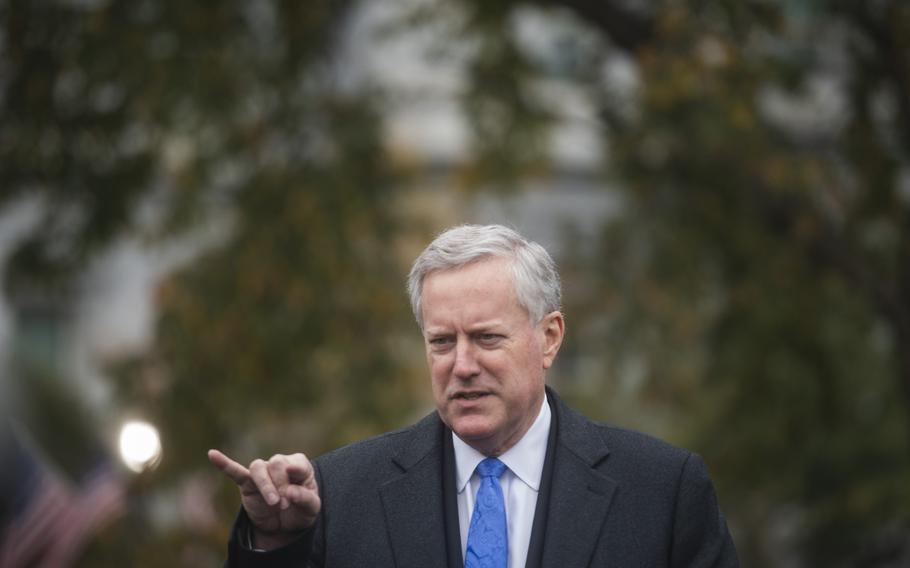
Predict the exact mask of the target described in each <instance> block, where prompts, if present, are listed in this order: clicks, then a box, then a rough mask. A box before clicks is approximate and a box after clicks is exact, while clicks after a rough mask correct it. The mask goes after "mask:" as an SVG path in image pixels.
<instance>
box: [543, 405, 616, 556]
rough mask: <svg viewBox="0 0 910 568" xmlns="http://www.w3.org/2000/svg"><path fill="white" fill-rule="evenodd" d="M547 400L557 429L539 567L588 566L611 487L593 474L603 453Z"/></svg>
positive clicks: (565, 411)
mask: <svg viewBox="0 0 910 568" xmlns="http://www.w3.org/2000/svg"><path fill="white" fill-rule="evenodd" d="M551 394H552V391H551ZM553 396H554V399H555V401H556V405H555V406H556V409H557V420H558V423H557V424H558V426H557V427H558V429H559V430H558V434H557V443H556V456H555V463H554V470H553V480H552V485H551V489H550V505H549V515H548V517H549V518H548V520H547V528H546V536H545V537H544V546H543V560H542V563H541V564H542V565H543V566H588V565H589V564H590V561H591V557H592V554H593V551H594V547H595V546H596V545H597V541H598V539H599V537H600V534H601V531H602V530H603V524H604V522H605V520H606V518H607V513H608V511H609V509H610V504H611V502H612V500H613V494H614V492H615V491H616V487H617V484H616V482H615V481H614V480H612V479H610V478H609V477H606V476H605V475H603V474H601V473H600V472H598V471H597V470H596V469H595V468H596V466H597V465H598V464H600V463H601V462H602V461H603V460H604V459H606V458H607V455H608V454H609V450H608V449H607V447H606V444H605V443H604V441H603V439H602V437H601V436H600V433H599V432H598V431H597V429H596V428H594V427H593V425H592V424H591V423H590V422H589V421H588V420H587V419H585V418H584V417H582V416H581V415H579V414H576V413H575V412H573V411H572V410H570V409H569V408H568V407H567V406H565V405H564V404H563V403H562V401H561V400H559V398H558V397H556V396H555V395H553Z"/></svg>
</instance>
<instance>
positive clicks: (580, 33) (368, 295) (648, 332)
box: [0, 0, 910, 567]
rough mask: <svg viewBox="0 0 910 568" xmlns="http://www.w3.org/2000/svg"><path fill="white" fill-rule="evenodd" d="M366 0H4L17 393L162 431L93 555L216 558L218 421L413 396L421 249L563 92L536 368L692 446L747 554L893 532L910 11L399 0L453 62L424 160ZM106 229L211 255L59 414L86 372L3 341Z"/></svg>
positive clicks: (349, 433) (78, 279) (226, 426)
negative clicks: (566, 210)
mask: <svg viewBox="0 0 910 568" xmlns="http://www.w3.org/2000/svg"><path fill="white" fill-rule="evenodd" d="M373 5H374V6H375V5H376V4H373ZM367 6H368V3H358V2H340V1H337V0H336V1H327V0H325V1H311V2H306V3H298V2H285V1H280V0H259V1H256V2H245V1H244V2H241V1H228V2H219V3H217V4H205V5H203V4H194V3H189V4H188V3H181V2H172V1H169V0H158V1H139V2H116V1H100V0H99V1H91V0H85V1H76V0H71V1H56V2H54V1H50V0H48V1H41V2H27V1H19V0H6V1H3V2H0V16H2V22H3V29H2V32H0V41H2V47H0V86H2V87H0V88H2V91H0V192H2V193H0V207H3V208H4V209H5V210H6V211H14V212H15V211H17V209H16V208H21V207H23V203H26V204H30V205H29V206H32V209H30V210H31V211H33V212H35V211H37V213H33V216H34V217H35V219H36V220H35V221H34V222H33V223H32V224H31V225H30V228H28V229H26V230H23V231H22V232H21V234H20V235H19V237H18V238H17V239H16V240H15V242H14V243H13V244H12V245H9V246H8V247H7V249H8V250H7V249H4V250H5V251H6V252H5V254H6V258H5V262H4V266H3V277H4V281H3V285H4V288H3V292H4V297H5V298H6V301H7V303H8V304H9V305H10V306H11V308H10V309H11V310H12V311H13V313H14V315H15V316H16V318H17V319H16V321H17V327H16V328H15V330H16V332H15V340H13V341H11V342H9V343H10V345H11V346H12V347H10V348H9V350H10V351H11V354H10V356H9V357H8V359H9V361H6V362H5V364H6V365H7V367H9V369H10V370H9V372H8V373H7V375H8V376H11V377H14V378H15V383H16V385H15V388H12V389H10V390H12V391H15V392H17V393H19V396H21V397H23V398H24V399H28V400H30V401H32V405H31V407H30V408H39V409H40V410H39V411H33V412H22V415H23V416H22V418H23V419H24V420H26V421H27V422H28V423H29V424H30V426H31V428H32V429H33V430H34V431H36V432H39V434H40V433H42V432H43V433H44V434H43V435H38V436H37V437H39V438H40V439H42V440H44V441H45V445H46V446H49V447H54V446H57V447H58V452H52V453H62V454H64V455H62V456H58V459H59V460H60V461H63V462H67V461H68V460H69V461H78V460H76V459H75V458H73V457H72V456H70V457H67V455H66V454H67V448H69V453H70V454H72V453H73V452H72V448H78V447H93V446H92V444H91V443H90V442H88V441H85V438H87V437H89V435H87V434H85V433H84V431H85V430H86V427H85V424H92V425H93V427H94V428H96V429H98V430H99V432H102V433H99V434H96V436H98V437H101V438H104V437H105V436H106V435H105V434H103V431H104V429H105V428H108V429H109V428H111V427H112V424H113V422H114V421H115V420H117V419H119V418H120V417H121V416H122V415H125V414H128V413H130V412H133V413H137V414H139V415H142V416H145V417H146V418H149V419H150V420H151V421H152V422H154V423H155V424H157V425H158V427H159V428H160V429H161V433H162V439H163V445H164V448H165V452H164V457H163V460H162V462H161V465H160V467H158V468H157V469H155V470H153V471H148V472H146V473H143V474H141V475H139V476H137V477H135V478H134V479H133V481H132V482H131V486H130V508H129V513H128V514H127V515H126V517H124V518H123V519H121V521H120V522H117V523H115V524H113V525H111V526H110V527H108V529H107V530H106V531H104V532H103V533H101V534H100V535H99V536H98V538H97V539H96V541H95V542H94V543H93V544H92V546H91V547H90V548H89V550H88V551H87V553H86V555H85V558H84V559H83V561H82V564H84V565H86V566H115V565H116V566H119V565H130V566H148V567H154V566H165V565H167V566H173V565H175V564H176V565H185V566H198V565H214V564H217V563H218V562H219V559H220V558H221V555H222V552H223V550H224V541H225V538H226V535H227V533H228V528H229V526H230V523H231V521H232V518H233V514H234V512H235V509H236V505H237V498H236V494H235V491H234V490H233V489H232V487H231V486H230V484H229V483H227V482H225V481H224V480H222V479H221V478H220V477H219V475H218V474H217V472H213V471H210V467H209V466H208V464H207V463H206V461H205V450H206V449H208V448H209V447H219V448H222V449H224V450H225V451H227V452H228V453H230V454H232V455H235V456H236V457H237V458H238V459H240V460H241V461H248V460H251V459H253V458H254V457H257V456H267V455H271V454H272V453H275V452H278V451H289V450H304V451H306V452H307V453H309V454H313V455H316V454H319V453H321V452H322V451H325V450H328V449H330V448H333V447H337V446H338V445H340V444H343V443H346V442H349V441H352V440H356V439H359V438H362V437H364V436H367V435H371V434H375V433H379V432H382V431H384V430H387V429H390V428H394V427H398V426H402V425H405V424H408V423H409V422H411V421H413V420H414V419H416V418H418V417H419V416H421V415H422V414H423V413H425V412H426V411H428V410H429V409H430V408H431V403H430V401H429V397H428V388H427V386H426V378H425V377H426V371H425V370H424V368H423V361H422V353H421V344H420V341H419V337H418V333H417V330H416V326H415V325H414V324H413V322H412V319H411V316H410V313H409V309H408V306H407V302H406V298H405V295H404V292H403V281H404V276H405V274H406V272H407V270H408V264H409V262H410V260H411V259H412V258H413V257H414V256H415V255H416V254H417V253H418V252H419V250H420V249H421V248H422V247H423V246H424V245H425V244H426V242H428V240H429V239H430V238H431V236H432V234H433V233H434V232H436V231H438V230H440V229H442V228H443V227H445V226H447V225H449V224H453V223H457V222H464V221H471V220H474V219H473V218H472V214H471V211H472V209H471V205H470V204H471V203H473V202H474V201H473V200H476V199H477V198H478V196H488V195H505V196H508V197H509V198H514V199H522V195H523V193H524V192H525V191H526V189H527V187H528V184H531V183H534V181H535V180H537V181H539V180H548V179H552V176H554V175H558V174H559V172H560V171H562V169H564V168H565V165H564V164H563V163H562V162H560V160H559V159H558V158H557V157H554V154H553V152H552V151H551V146H550V141H551V140H552V137H553V136H554V131H555V129H556V128H557V127H558V125H559V124H560V121H563V120H564V118H565V115H566V114H567V113H569V114H571V113H572V112H573V104H574V103H573V101H575V100H577V99H578V98H580V99H582V100H584V101H586V104H589V105H590V106H591V107H593V108H594V109H595V111H596V114H595V115H594V117H593V118H591V119H590V123H591V124H589V125H588V126H589V127H590V128H592V129H593V130H594V131H595V132H596V133H597V137H598V140H599V141H600V142H601V143H602V146H596V151H597V152H598V153H599V155H598V159H597V160H596V163H595V165H594V168H593V169H594V172H595V174H596V176H598V179H600V180H601V183H600V186H599V187H600V188H601V189H600V191H603V192H609V193H610V194H611V199H614V200H615V202H616V203H617V204H618V205H617V206H616V208H615V211H614V212H612V213H611V214H604V215H602V218H601V219H598V221H597V225H596V231H595V233H594V235H595V236H594V237H592V236H591V235H589V234H586V233H585V232H584V231H581V230H580V229H579V227H578V226H577V225H574V224H573V223H571V222H569V223H564V226H562V227H561V231H560V243H561V244H560V246H559V253H558V259H557V260H558V262H559V263H560V265H561V270H562V273H563V277H564V281H565V288H566V294H565V296H566V306H565V311H566V314H567V320H568V330H569V335H568V338H567V344H566V345H565V348H564V352H563V355H561V361H560V364H559V367H558V368H557V369H556V370H555V373H554V376H553V377H552V382H553V383H554V384H555V385H556V387H557V388H558V390H560V392H562V393H563V395H564V396H565V397H566V398H567V399H569V400H570V402H572V403H573V404H575V405H576V406H577V407H579V408H580V409H582V410H583V411H584V412H586V413H587V414H588V415H590V416H592V417H595V418H598V419H603V420H608V421H611V422H614V423H620V424H624V425H629V426H632V427H636V428H640V429H644V430H647V431H649V432H652V433H655V434H658V435H661V436H663V437H666V438H668V439H670V440H672V441H674V442H676V443H680V444H684V445H686V446H687V447H690V448H692V449H694V450H697V451H699V452H700V453H701V454H703V455H704V456H705V458H706V460H707V461H708V463H709V466H710V467H711V471H712V474H713V476H714V478H715V480H716V482H717V485H718V489H719V493H720V498H721V503H722V505H723V507H724V509H725V512H726V513H727V514H728V516H729V518H730V522H731V526H732V528H733V530H734V533H735V537H736V541H737V545H738V547H739V550H740V554H741V557H742V560H743V563H744V565H746V566H815V565H826V566H897V565H905V564H906V563H907V562H910V541H908V539H907V536H906V535H907V534H910V484H908V483H907V480H908V479H910V348H908V347H910V234H908V231H910V162H908V158H910V155H908V153H910V45H908V42H910V39H908V38H910V6H908V5H907V4H906V3H904V2H901V1H899V0H875V1H869V2H851V1H847V0H843V1H838V0H829V1H825V0H800V1H792V2H779V1H777V2H776V1H771V0H749V1H743V2H733V1H721V2H704V1H701V0H654V1H651V2H620V1H613V0H597V1H594V0H563V1H550V0H525V1H505V0H504V1H502V2H483V1H481V0H448V1H443V0H435V1H434V0H424V1H420V2H410V3H408V4H407V10H403V11H402V12H401V14H402V16H401V17H400V18H398V19H397V20H396V21H395V22H394V25H391V26H389V28H388V29H387V30H385V37H395V36H396V35H400V34H413V33H415V30H417V31H419V30H425V31H426V33H427V34H429V35H430V36H431V37H432V38H433V42H432V43H433V46H434V53H435V57H436V58H438V59H437V61H438V62H439V64H440V65H442V64H443V63H442V62H446V61H452V60H453V59H454V60H456V61H458V62H459V75H458V77H457V80H456V81H455V83H457V88H456V89H454V91H455V93H456V101H457V103H458V105H459V109H460V111H461V113H462V114H463V117H464V121H465V123H466V125H467V135H466V144H465V147H464V151H463V152H462V153H461V154H460V155H459V157H458V158H457V159H454V160H449V161H448V162H446V163H444V164H440V163H439V161H438V160H432V159H427V158H425V157H423V156H422V155H420V154H419V153H416V154H415V153H414V152H410V153H409V152H406V151H402V149H401V148H400V147H399V146H396V145H395V144H391V143H390V142H389V134H388V120H389V115H390V112H391V111H390V109H394V108H395V105H396V104H398V105H408V104H411V102H413V100H414V98H415V94H414V93H404V92H399V91H397V90H396V89H395V87H394V84H392V86H390V84H389V83H383V82H382V81H375V80H364V79H363V78H362V77H358V76H357V74H356V73H355V72H354V71H353V70H352V69H351V67H352V65H351V61H350V56H349V54H348V55H347V56H346V49H347V47H346V46H348V45H349V44H350V43H351V42H352V41H360V42H366V43H367V46H368V47H367V49H368V50H369V49H370V47H369V42H371V41H377V42H378V41H380V39H376V38H363V37H352V35H353V36H356V33H355V32H356V30H357V29H358V28H357V27H356V26H355V25H354V23H355V22H356V21H357V18H358V16H357V15H358V14H359V13H362V12H363V11H364V10H366V9H367ZM529 19H530V20H536V21H543V22H545V23H547V24H548V25H552V26H556V27H559V29H561V30H563V32H562V33H561V35H560V34H558V37H557V40H556V41H552V42H542V41H538V42H535V41H534V39H535V38H534V37H533V36H534V34H533V33H531V34H530V36H531V37H530V38H529V37H528V36H529V34H528V33H527V32H526V31H523V29H524V28H523V27H522V22H526V21H528V20H529ZM352 30H355V31H354V32H352ZM346 57H347V58H346ZM393 71H394V69H389V70H388V72H389V73H390V74H391V73H392V72H393ZM384 72H385V71H383V70H380V71H379V72H378V74H379V75H380V76H381V75H382V74H383V73H384ZM409 97H410V98H409ZM416 98H417V99H418V101H419V99H420V94H419V93H418V94H417V95H416ZM402 101H404V102H402ZM440 172H442V173H440ZM440 179H442V181H441V182H440V181H439V180H440ZM552 191H559V189H558V188H554V189H552ZM6 218H7V219H9V215H7V217H6ZM487 220H489V219H487ZM494 220H496V221H500V222H507V223H508V222H510V219H508V218H502V219H494ZM518 228H519V229H520V230H523V231H525V232H527V233H529V234H531V235H532V236H534V235H533V229H534V228H533V227H523V226H519V227H518ZM200 234H203V236H202V237H200V236H199V235H200ZM204 235H209V236H204ZM211 235H214V237H213V236H211ZM124 238H129V239H136V240H138V241H139V242H141V243H144V246H150V247H154V246H175V245H174V243H184V244H182V245H179V247H183V248H189V249H193V250H194V251H196V252H194V253H193V254H192V255H189V257H188V259H186V260H184V261H182V262H180V263H178V264H177V265H175V266H174V268H173V269H172V270H170V271H168V273H167V275H166V276H165V277H164V278H162V279H161V280H160V282H158V284H157V285H156V287H155V291H154V295H155V296H154V298H155V306H156V316H155V319H154V333H153V337H152V338H151V340H150V341H149V342H147V343H146V344H144V345H143V347H142V349H138V350H132V351H130V352H128V353H117V354H114V355H108V356H106V357H103V358H102V360H100V361H99V362H98V364H99V365H103V369H104V371H103V377H104V380H105V381H106V384H107V385H108V389H109V390H108V391H107V392H108V395H107V398H105V401H106V406H104V407H103V410H97V407H95V408H96V410H95V412H94V416H87V417H85V418H84V419H78V417H79V416H82V414H89V415H91V414H92V413H91V412H87V413H82V414H80V413H79V412H76V411H75V410H74V408H78V407H80V406H81V405H83V402H80V397H79V396H78V392H77V393H75V394H73V396H72V397H71V398H70V397H61V396H59V393H60V392H69V391H68V390H65V389H64V387H59V388H58V387H54V386H53V385H54V384H55V381H56V382H57V383H59V384H61V385H62V384H66V383H67V376H68V375H69V374H71V373H72V369H68V368H67V367H66V365H60V364H57V365H53V364H49V363H48V359H49V358H50V359H52V358H53V357H50V356H48V355H47V353H45V352H42V351H41V350H40V349H39V350H38V351H35V350H34V349H32V351H29V349H30V348H29V346H30V345H32V346H33V345H35V342H34V341H31V342H29V341H26V340H24V339H23V337H24V336H25V339H28V337H27V336H28V334H29V333H30V330H34V329H37V330H38V332H37V333H39V335H40V334H41V333H42V332H41V330H45V331H47V329H48V328H43V327H41V326H38V327H37V328H35V327H34V326H32V327H30V326H29V325H28V322H34V321H36V320H41V321H43V320H42V318H48V317H50V318H51V319H52V320H54V321H57V320H59V319H61V318H62V319H63V320H66V314H69V313H71V312H72V311H73V310H76V309H78V306H76V307H74V306H75V305H76V304H77V300H78V298H79V297H80V294H83V293H84V291H85V289H86V288H89V289H90V288H91V281H90V280H89V281H86V279H85V271H86V266H90V265H91V263H92V262H94V259H97V258H98V257H99V256H101V255H103V254H104V252H105V251H106V250H109V249H110V248H111V247H112V246H114V245H115V243H117V242H119V241H120V240H122V239H124ZM200 241H204V243H205V244H204V245H198V242H200ZM185 243H190V244H185ZM193 243H197V244H193ZM179 247H178V248H179ZM194 247H195V248H194ZM54 318H56V319H54ZM55 329H56V328H54V327H51V328H50V332H47V333H44V334H43V335H41V337H42V338H43V339H41V341H39V344H41V345H44V344H47V343H50V344H55V343H58V342H59V341H61V340H60V339H59V338H57V339H55V337H56V335H55V334H57V335H59V334H60V333H63V332H59V331H54V330H55ZM63 335H65V333H63ZM42 342H43V343H42ZM48 385H50V386H48ZM55 392H56V393H58V394H57V396H54V393H55ZM84 405H85V406H90V405H89V403H88V402H85V403H84ZM23 408H29V407H28V406H27V405H26V406H24V407H23ZM74 423H78V424H79V425H81V426H67V425H70V424H74ZM61 425H63V426H61ZM64 432H65V433H66V435H64ZM200 499H201V500H202V502H203V506H201V507H197V508H196V509H192V510H191V511H195V513H193V512H187V510H186V509H184V508H181V507H180V505H181V503H185V502H187V501H192V500H200ZM199 511H202V512H199Z"/></svg>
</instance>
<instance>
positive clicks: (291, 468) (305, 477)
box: [287, 454, 316, 489]
mask: <svg viewBox="0 0 910 568" xmlns="http://www.w3.org/2000/svg"><path fill="white" fill-rule="evenodd" d="M287 476H288V483H291V484H294V485H305V486H307V487H309V488H310V489H313V488H315V487H316V475H315V472H314V471H313V464H312V463H310V460H309V459H307V457H306V456H305V455H304V454H294V455H291V456H288V467H287Z"/></svg>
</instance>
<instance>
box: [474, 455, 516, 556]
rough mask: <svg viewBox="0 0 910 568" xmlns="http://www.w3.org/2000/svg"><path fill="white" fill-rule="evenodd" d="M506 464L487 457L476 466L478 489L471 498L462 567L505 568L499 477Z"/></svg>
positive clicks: (505, 534) (506, 551) (506, 543)
mask: <svg viewBox="0 0 910 568" xmlns="http://www.w3.org/2000/svg"><path fill="white" fill-rule="evenodd" d="M505 470H506V464H504V463H502V462H501V461H499V460H498V459H496V458H487V459H485V460H483V461H482V462H480V463H479V464H477V469H476V470H475V471H477V474H478V475H480V476H481V480H480V489H478V490H477V498H476V499H474V514H473V515H471V527H470V528H469V529H468V547H467V551H466V552H465V562H464V566H465V568H506V566H508V562H509V538H508V532H509V531H508V528H507V527H506V504H505V499H503V497H502V487H500V485H499V476H500V475H502V472H504V471H505Z"/></svg>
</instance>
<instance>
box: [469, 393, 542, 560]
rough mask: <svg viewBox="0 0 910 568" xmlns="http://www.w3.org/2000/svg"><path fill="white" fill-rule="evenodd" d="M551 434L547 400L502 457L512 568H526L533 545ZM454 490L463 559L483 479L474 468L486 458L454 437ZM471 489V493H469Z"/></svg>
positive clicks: (502, 482) (501, 478) (500, 480)
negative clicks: (539, 497) (532, 421)
mask: <svg viewBox="0 0 910 568" xmlns="http://www.w3.org/2000/svg"><path fill="white" fill-rule="evenodd" d="M549 434H550V405H549V404H547V399H546V397H544V401H543V405H542V406H541V408H540V412H539V413H538V414H537V419H536V420H535V421H534V423H533V424H532V425H531V427H530V428H529V429H528V431H527V432H525V435H524V436H523V437H522V438H521V439H520V440H519V441H518V443H517V444H515V445H514V446H512V447H511V448H509V449H508V451H506V452H505V453H504V454H502V455H501V456H499V460H500V461H501V462H502V463H504V464H506V467H507V468H508V469H506V471H505V472H503V474H502V477H500V478H499V483H500V485H501V486H502V495H503V497H504V498H505V504H506V522H507V523H508V527H509V568H524V565H525V561H526V560H527V558H528V546H529V545H530V543H531V526H532V525H533V523H534V510H535V509H536V508H537V494H538V493H539V492H540V476H541V475H542V474H543V462H544V459H545V458H546V455H547V437H548V436H549ZM452 444H453V446H454V449H455V489H456V490H457V491H458V499H457V501H458V526H459V528H460V529H461V557H462V558H464V554H465V550H466V549H467V546H468V529H469V528H470V526H471V515H472V514H473V513H474V498H475V496H476V495H477V489H478V488H479V487H480V476H478V475H475V474H474V468H476V467H477V464H479V463H480V462H481V461H483V460H484V459H485V458H486V457H487V456H485V455H483V454H482V453H480V452H478V451H477V450H475V449H474V448H472V447H471V446H469V445H468V444H466V443H465V442H464V441H462V440H461V438H459V437H458V436H456V435H455V433H454V432H453V433H452ZM469 487H470V490H467V489H468V488H469Z"/></svg>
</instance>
